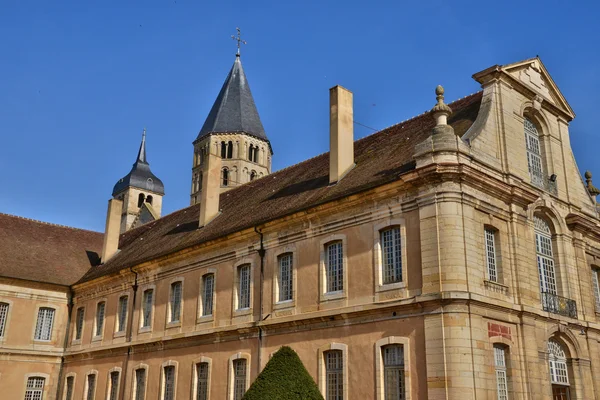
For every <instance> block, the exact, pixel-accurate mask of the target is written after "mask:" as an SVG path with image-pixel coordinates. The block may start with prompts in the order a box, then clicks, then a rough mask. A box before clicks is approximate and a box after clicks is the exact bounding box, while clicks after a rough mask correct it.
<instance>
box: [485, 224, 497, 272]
mask: <svg viewBox="0 0 600 400" xmlns="http://www.w3.org/2000/svg"><path fill="white" fill-rule="evenodd" d="M484 235H485V261H486V266H487V279H488V280H489V281H491V282H499V274H498V257H497V249H496V235H497V231H496V229H494V228H492V227H485V229H484Z"/></svg>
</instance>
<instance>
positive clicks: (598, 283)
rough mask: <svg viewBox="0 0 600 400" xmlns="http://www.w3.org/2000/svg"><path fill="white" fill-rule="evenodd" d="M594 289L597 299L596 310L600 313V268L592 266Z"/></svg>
mask: <svg viewBox="0 0 600 400" xmlns="http://www.w3.org/2000/svg"><path fill="white" fill-rule="evenodd" d="M592 290H593V291H594V299H595V300H596V312H597V313H600V269H599V268H597V267H593V268H592Z"/></svg>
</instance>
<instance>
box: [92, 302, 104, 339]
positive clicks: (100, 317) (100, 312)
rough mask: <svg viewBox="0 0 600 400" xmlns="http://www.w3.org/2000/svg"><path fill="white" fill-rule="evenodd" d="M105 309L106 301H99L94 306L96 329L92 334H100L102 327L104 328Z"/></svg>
mask: <svg viewBox="0 0 600 400" xmlns="http://www.w3.org/2000/svg"><path fill="white" fill-rule="evenodd" d="M105 311H106V302H104V301H101V302H99V303H98V305H97V306H96V331H95V332H94V336H96V337H98V336H102V332H103V331H102V329H103V328H104V314H105Z"/></svg>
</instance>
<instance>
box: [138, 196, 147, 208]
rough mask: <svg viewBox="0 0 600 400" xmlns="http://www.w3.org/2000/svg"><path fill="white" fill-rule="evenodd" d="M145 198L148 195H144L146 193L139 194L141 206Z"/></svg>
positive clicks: (139, 205) (139, 204)
mask: <svg viewBox="0 0 600 400" xmlns="http://www.w3.org/2000/svg"><path fill="white" fill-rule="evenodd" d="M145 198H146V196H144V193H140V194H139V195H138V207H141V206H142V204H144V200H145Z"/></svg>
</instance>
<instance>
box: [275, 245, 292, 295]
mask: <svg viewBox="0 0 600 400" xmlns="http://www.w3.org/2000/svg"><path fill="white" fill-rule="evenodd" d="M278 264H279V271H278V274H277V285H278V291H279V297H278V301H289V300H292V298H293V283H294V282H293V280H294V277H293V267H294V265H293V255H292V253H285V254H282V255H280V256H279V257H278Z"/></svg>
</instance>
